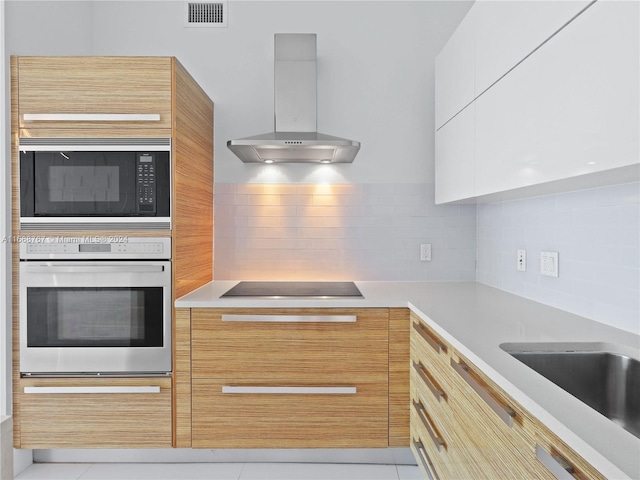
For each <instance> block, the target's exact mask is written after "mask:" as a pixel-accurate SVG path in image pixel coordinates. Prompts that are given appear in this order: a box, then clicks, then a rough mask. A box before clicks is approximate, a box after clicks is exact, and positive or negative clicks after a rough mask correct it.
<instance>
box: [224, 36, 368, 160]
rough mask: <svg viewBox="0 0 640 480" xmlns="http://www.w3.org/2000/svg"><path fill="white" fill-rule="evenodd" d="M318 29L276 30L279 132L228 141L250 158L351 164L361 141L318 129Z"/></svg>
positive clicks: (243, 155)
mask: <svg viewBox="0 0 640 480" xmlns="http://www.w3.org/2000/svg"><path fill="white" fill-rule="evenodd" d="M316 64H317V55H316V34H315V33H302V34H298V33H276V34H275V65H274V70H275V76H274V85H275V92H274V93H275V101H274V104H275V115H274V116H275V131H274V132H271V133H265V134H263V135H255V136H253V137H245V138H240V139H238V140H229V141H228V142H227V147H229V149H230V150H231V151H232V152H233V153H235V154H236V155H237V156H238V157H239V158H240V160H242V161H243V162H245V163H351V162H353V159H354V158H355V156H356V154H357V153H358V150H360V142H357V141H354V140H347V139H344V138H340V137H333V136H331V135H325V134H323V133H319V132H317V128H316V103H317V102H316Z"/></svg>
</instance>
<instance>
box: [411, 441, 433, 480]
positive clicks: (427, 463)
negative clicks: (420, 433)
mask: <svg viewBox="0 0 640 480" xmlns="http://www.w3.org/2000/svg"><path fill="white" fill-rule="evenodd" d="M411 441H412V442H413V447H414V448H415V449H416V452H418V456H419V457H420V463H422V467H423V468H424V470H425V472H427V476H428V477H429V480H440V479H439V478H438V475H436V471H435V469H434V468H433V465H432V464H431V460H429V456H428V455H427V452H426V451H425V449H424V445H423V444H422V442H421V441H420V440H417V441H416V440H415V439H411Z"/></svg>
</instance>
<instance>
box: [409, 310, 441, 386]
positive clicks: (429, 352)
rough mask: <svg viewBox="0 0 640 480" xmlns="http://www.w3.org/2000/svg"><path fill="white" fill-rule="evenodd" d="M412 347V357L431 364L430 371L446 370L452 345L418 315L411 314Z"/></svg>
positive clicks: (436, 372) (435, 372)
mask: <svg viewBox="0 0 640 480" xmlns="http://www.w3.org/2000/svg"><path fill="white" fill-rule="evenodd" d="M411 349H412V358H414V359H415V360H416V361H422V363H423V364H425V365H431V366H430V367H429V370H430V371H433V372H434V374H436V375H438V371H440V370H443V369H444V370H446V368H447V367H448V365H449V356H448V355H447V354H448V352H449V351H450V350H451V346H450V345H449V344H448V343H447V342H445V341H444V340H442V339H441V338H440V337H439V336H438V335H437V334H436V333H434V332H433V330H431V329H430V328H429V327H428V326H427V325H425V323H424V322H422V320H420V319H418V317H417V316H415V315H411Z"/></svg>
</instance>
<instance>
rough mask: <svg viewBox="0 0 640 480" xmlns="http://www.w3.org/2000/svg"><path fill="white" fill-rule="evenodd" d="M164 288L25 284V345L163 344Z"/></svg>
mask: <svg viewBox="0 0 640 480" xmlns="http://www.w3.org/2000/svg"><path fill="white" fill-rule="evenodd" d="M162 291H163V289H162V287H139V288H138V287H130V288H115V287H114V288H105V287H99V288H78V287H73V288H63V287H46V288H45V287H29V288H27V346H28V347H162V346H163V339H162V335H163V321H162V304H163V299H162Z"/></svg>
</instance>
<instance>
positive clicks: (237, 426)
mask: <svg viewBox="0 0 640 480" xmlns="http://www.w3.org/2000/svg"><path fill="white" fill-rule="evenodd" d="M380 387H381V386H380V384H379V383H375V382H374V383H365V382H357V381H352V382H346V381H345V382H340V383H339V384H332V385H330V386H326V385H323V384H318V383H317V382H305V383H304V384H303V383H300V382H295V383H292V382H276V381H273V382H272V381H266V380H264V379H262V378H260V379H255V380H245V381H243V382H238V381H237V379H196V380H194V381H193V401H192V405H193V407H192V408H193V427H192V446H193V448H349V447H359V448H375V447H386V446H387V434H388V424H387V421H386V417H387V414H388V409H387V401H386V399H385V398H384V396H382V395H380Z"/></svg>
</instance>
